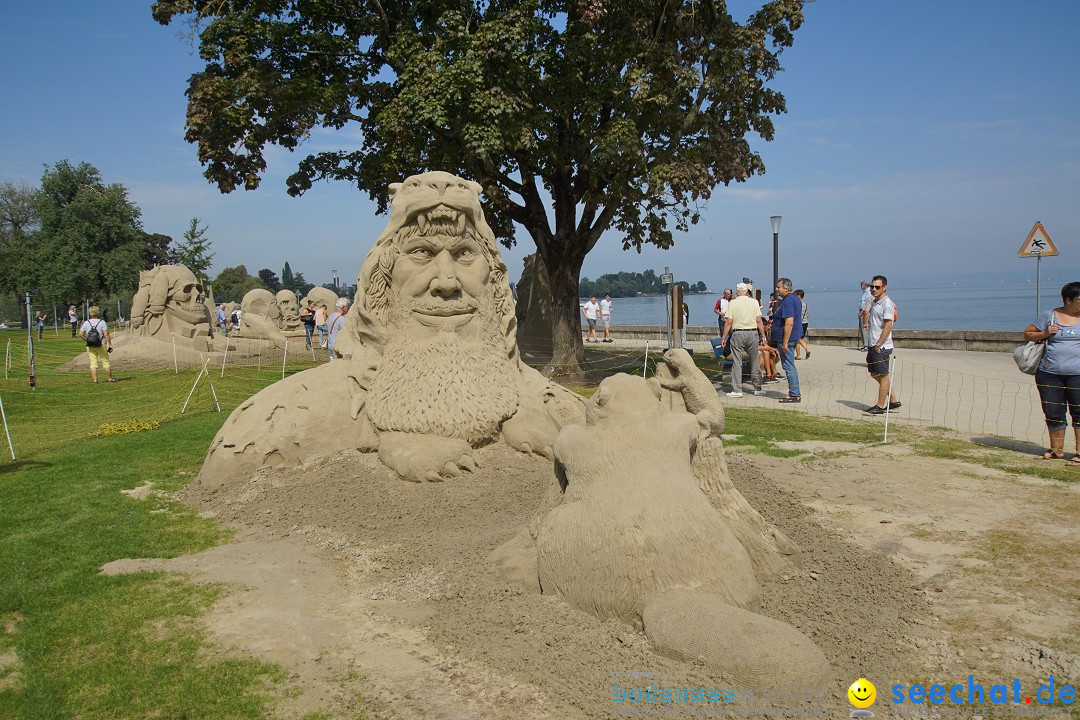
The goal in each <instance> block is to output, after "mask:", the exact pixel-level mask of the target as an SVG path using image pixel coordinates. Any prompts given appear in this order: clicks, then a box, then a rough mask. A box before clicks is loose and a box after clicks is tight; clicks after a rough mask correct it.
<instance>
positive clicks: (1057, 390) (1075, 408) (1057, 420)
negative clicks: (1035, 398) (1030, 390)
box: [1035, 370, 1080, 430]
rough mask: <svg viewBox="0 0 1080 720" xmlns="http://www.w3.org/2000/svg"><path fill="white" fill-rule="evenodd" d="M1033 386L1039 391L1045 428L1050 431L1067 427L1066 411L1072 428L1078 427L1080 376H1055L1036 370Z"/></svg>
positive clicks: (1079, 418) (1079, 416) (1079, 423)
mask: <svg viewBox="0 0 1080 720" xmlns="http://www.w3.org/2000/svg"><path fill="white" fill-rule="evenodd" d="M1035 386H1036V387H1037V388H1038V389H1039V399H1040V400H1041V401H1042V410H1043V415H1044V416H1045V417H1046V427H1048V428H1050V429H1051V430H1064V429H1065V428H1066V427H1068V423H1067V422H1066V420H1065V412H1066V410H1067V411H1068V414H1069V415H1071V416H1072V424H1073V427H1080V375H1057V374H1055V373H1048V372H1043V371H1042V370H1038V371H1036V372H1035Z"/></svg>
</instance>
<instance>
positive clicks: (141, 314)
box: [131, 265, 213, 350]
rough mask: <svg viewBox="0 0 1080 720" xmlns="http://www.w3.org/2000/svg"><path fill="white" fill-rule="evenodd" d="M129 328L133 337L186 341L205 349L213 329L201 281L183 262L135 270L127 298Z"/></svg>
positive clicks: (195, 347) (198, 348)
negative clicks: (135, 283) (135, 277)
mask: <svg viewBox="0 0 1080 720" xmlns="http://www.w3.org/2000/svg"><path fill="white" fill-rule="evenodd" d="M131 328H132V330H133V331H134V334H135V335H137V336H145V337H152V338H155V339H157V340H164V341H165V342H171V341H172V340H173V339H176V340H177V341H181V340H183V341H187V342H186V343H185V344H186V345H189V346H190V347H193V348H194V349H196V350H207V349H210V348H211V347H212V346H211V345H210V339H211V337H212V334H213V328H212V326H211V322H210V312H209V311H208V310H207V308H206V293H205V292H204V290H203V286H202V283H200V282H199V280H198V278H196V277H195V273H193V272H191V270H189V269H188V268H187V267H186V266H184V265H158V266H156V267H154V268H152V269H150V270H143V271H141V272H139V288H138V290H136V291H135V295H134V297H132V299H131Z"/></svg>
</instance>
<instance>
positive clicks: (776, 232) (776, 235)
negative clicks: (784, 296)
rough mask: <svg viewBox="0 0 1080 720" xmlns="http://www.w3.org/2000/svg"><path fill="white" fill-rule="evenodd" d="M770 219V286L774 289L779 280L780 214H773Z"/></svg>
mask: <svg viewBox="0 0 1080 720" xmlns="http://www.w3.org/2000/svg"><path fill="white" fill-rule="evenodd" d="M769 220H771V221H772V286H773V289H776V283H777V282H778V281H779V280H780V216H779V215H773V216H772V217H770V218H769Z"/></svg>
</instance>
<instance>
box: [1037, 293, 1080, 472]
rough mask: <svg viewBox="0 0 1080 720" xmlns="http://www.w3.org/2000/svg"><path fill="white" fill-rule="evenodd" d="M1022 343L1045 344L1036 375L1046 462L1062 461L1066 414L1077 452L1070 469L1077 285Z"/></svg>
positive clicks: (1076, 428)
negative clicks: (1047, 445)
mask: <svg viewBox="0 0 1080 720" xmlns="http://www.w3.org/2000/svg"><path fill="white" fill-rule="evenodd" d="M1024 339H1025V340H1028V341H1030V342H1041V341H1045V342H1046V349H1045V351H1044V352H1043V356H1042V360H1041V361H1040V362H1039V367H1038V369H1037V370H1036V371H1035V385H1036V387H1037V388H1038V390H1039V399H1040V400H1041V401H1042V410H1043V415H1044V416H1045V418H1046V430H1047V432H1048V433H1049V435H1050V449H1048V450H1047V451H1046V452H1045V453H1043V454H1042V455H1041V456H1039V457H1042V458H1043V459H1045V460H1054V459H1057V460H1061V459H1062V458H1064V457H1065V428H1066V427H1067V426H1068V422H1067V419H1066V410H1067V411H1068V414H1069V416H1071V417H1072V426H1073V436H1074V438H1073V439H1074V442H1075V448H1076V452H1077V453H1078V454H1074V455H1073V456H1072V457H1071V458H1069V464H1070V465H1078V466H1080V282H1071V283H1068V284H1066V285H1065V286H1064V287H1063V288H1061V307H1056V308H1053V309H1052V310H1046V311H1045V312H1043V313H1042V314H1041V315H1039V317H1038V318H1036V320H1035V322H1033V323H1031V324H1030V325H1028V326H1027V329H1026V330H1024Z"/></svg>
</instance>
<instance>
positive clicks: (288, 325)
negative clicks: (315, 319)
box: [275, 290, 304, 336]
mask: <svg viewBox="0 0 1080 720" xmlns="http://www.w3.org/2000/svg"><path fill="white" fill-rule="evenodd" d="M275 297H276V299H277V304H278V311H279V312H280V313H281V317H279V318H278V329H280V330H281V332H282V334H284V335H286V336H296V335H303V334H304V326H303V324H301V322H300V306H299V305H297V304H296V293H294V292H293V291H292V290H278V293H277V295H276V296H275Z"/></svg>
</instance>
